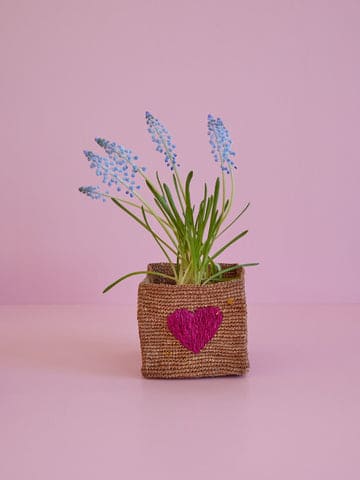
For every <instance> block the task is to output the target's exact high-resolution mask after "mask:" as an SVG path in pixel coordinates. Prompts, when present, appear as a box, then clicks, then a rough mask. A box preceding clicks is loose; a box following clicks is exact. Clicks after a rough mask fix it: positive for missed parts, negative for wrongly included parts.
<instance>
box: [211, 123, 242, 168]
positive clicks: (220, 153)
mask: <svg viewBox="0 0 360 480" xmlns="http://www.w3.org/2000/svg"><path fill="white" fill-rule="evenodd" d="M208 135H209V136H210V139H209V141H210V145H211V147H212V150H211V153H212V154H213V157H214V160H215V162H220V164H221V169H222V170H223V171H224V172H226V173H230V172H231V170H232V169H233V168H235V169H236V168H237V167H236V165H235V163H234V161H233V160H232V158H231V157H232V156H234V155H235V152H233V151H232V150H231V144H232V140H231V138H230V134H229V132H228V130H227V128H226V127H225V125H224V123H223V121H222V120H221V118H215V117H213V116H212V115H210V114H209V115H208Z"/></svg>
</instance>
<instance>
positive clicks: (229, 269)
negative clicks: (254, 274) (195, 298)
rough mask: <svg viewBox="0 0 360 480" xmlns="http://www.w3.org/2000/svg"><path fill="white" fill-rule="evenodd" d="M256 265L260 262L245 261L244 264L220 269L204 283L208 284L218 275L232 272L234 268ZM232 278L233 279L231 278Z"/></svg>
mask: <svg viewBox="0 0 360 480" xmlns="http://www.w3.org/2000/svg"><path fill="white" fill-rule="evenodd" d="M255 265H259V264H258V263H243V264H242V265H233V266H232V267H228V268H224V269H223V270H220V271H219V272H217V273H215V274H214V275H211V277H209V278H207V279H206V280H205V282H203V285H206V284H207V283H209V282H211V281H212V280H214V279H215V278H217V277H220V276H221V275H223V274H224V273H227V272H231V271H232V270H236V269H237V268H240V267H253V266H255ZM229 280H231V279H229Z"/></svg>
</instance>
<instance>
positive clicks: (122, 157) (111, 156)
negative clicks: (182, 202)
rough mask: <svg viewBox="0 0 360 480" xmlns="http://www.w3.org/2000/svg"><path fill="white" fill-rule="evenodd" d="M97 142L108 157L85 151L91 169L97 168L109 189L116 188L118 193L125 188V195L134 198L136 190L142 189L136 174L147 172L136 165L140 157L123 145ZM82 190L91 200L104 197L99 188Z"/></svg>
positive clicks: (98, 139) (101, 140) (84, 188)
mask: <svg viewBox="0 0 360 480" xmlns="http://www.w3.org/2000/svg"><path fill="white" fill-rule="evenodd" d="M95 141H96V143H97V144H98V145H100V146H101V147H103V148H104V150H105V152H106V153H107V157H102V156H100V155H97V154H95V153H93V152H91V151H89V150H85V151H84V154H85V156H86V158H87V159H88V160H89V162H90V168H95V170H96V175H97V176H98V177H102V181H103V183H105V184H106V185H108V186H109V187H116V190H117V191H118V192H120V191H121V190H122V188H124V190H125V193H126V194H127V195H129V196H130V197H131V198H132V197H133V196H134V192H135V190H136V189H139V188H140V185H138V184H137V183H136V181H135V177H136V174H137V172H139V170H141V171H145V167H141V168H140V167H138V165H137V164H136V163H135V162H136V160H138V157H137V156H136V155H133V154H132V151H131V150H128V149H126V148H124V147H123V146H122V145H118V144H116V143H115V142H110V141H108V140H105V139H103V138H96V139H95ZM81 188H82V190H80V191H81V192H82V193H85V194H86V195H88V196H90V197H91V198H100V196H102V195H101V192H100V191H99V189H98V187H97V189H96V190H89V187H81ZM93 188H95V187H93ZM86 189H87V190H86ZM104 199H105V197H104Z"/></svg>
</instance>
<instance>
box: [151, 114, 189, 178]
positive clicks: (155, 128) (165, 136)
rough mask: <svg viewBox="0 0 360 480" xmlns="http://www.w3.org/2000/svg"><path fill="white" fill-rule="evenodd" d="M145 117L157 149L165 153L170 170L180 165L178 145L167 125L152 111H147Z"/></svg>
mask: <svg viewBox="0 0 360 480" xmlns="http://www.w3.org/2000/svg"><path fill="white" fill-rule="evenodd" d="M145 119H146V124H147V126H148V132H149V133H150V135H151V140H152V141H153V143H155V145H156V151H157V152H159V153H163V154H164V160H165V164H166V166H167V167H169V168H170V170H174V169H175V168H176V167H180V165H179V163H178V162H177V153H176V151H175V149H176V145H174V143H173V139H172V136H171V135H170V134H169V132H168V130H167V128H166V127H165V125H163V124H162V123H161V122H160V121H159V120H158V119H157V118H155V117H154V115H152V114H151V113H150V112H145Z"/></svg>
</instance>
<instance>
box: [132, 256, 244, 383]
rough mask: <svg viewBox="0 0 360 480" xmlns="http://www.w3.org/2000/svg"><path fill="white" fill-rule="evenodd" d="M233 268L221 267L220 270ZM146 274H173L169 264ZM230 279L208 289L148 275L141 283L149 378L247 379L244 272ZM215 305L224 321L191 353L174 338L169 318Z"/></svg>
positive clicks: (145, 373) (145, 366) (140, 317)
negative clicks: (175, 313) (231, 376)
mask: <svg viewBox="0 0 360 480" xmlns="http://www.w3.org/2000/svg"><path fill="white" fill-rule="evenodd" d="M227 266H230V265H229V264H223V265H222V267H223V268H224V267H227ZM148 271H153V272H159V273H167V274H171V269H170V265H169V264H166V263H153V264H150V265H149V266H148ZM227 276H228V277H229V278H231V280H229V281H226V282H219V283H215V284H210V285H174V284H170V283H166V280H165V281H164V279H163V278H161V277H156V276H154V275H147V277H146V278H145V280H144V281H143V282H141V283H140V284H139V290H138V325H139V336H140V344H141V353H142V374H143V376H144V377H148V378H188V377H213V376H224V375H243V374H245V373H246V371H247V370H248V367H249V362H248V353H247V319H246V318H247V314H246V299H245V285H244V269H242V268H239V269H238V270H235V271H234V272H230V273H229V274H228V275H227ZM208 306H214V307H218V308H220V309H221V311H222V314H223V321H222V323H221V325H220V327H219V329H218V331H217V332H216V334H215V335H214V337H213V338H212V339H211V340H210V342H209V343H208V344H207V345H205V347H204V348H203V349H202V350H201V351H200V352H199V353H193V352H191V351H189V350H188V349H186V348H185V347H184V346H183V345H181V344H180V342H179V341H178V340H176V338H175V337H174V336H173V335H172V334H171V332H170V331H169V328H168V325H167V317H168V315H170V314H171V313H173V312H174V311H175V310H177V309H183V308H186V309H188V310H191V311H193V310H195V309H197V308H199V307H208Z"/></svg>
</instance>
